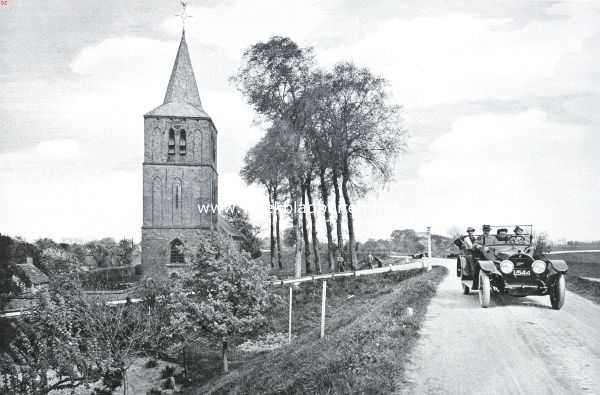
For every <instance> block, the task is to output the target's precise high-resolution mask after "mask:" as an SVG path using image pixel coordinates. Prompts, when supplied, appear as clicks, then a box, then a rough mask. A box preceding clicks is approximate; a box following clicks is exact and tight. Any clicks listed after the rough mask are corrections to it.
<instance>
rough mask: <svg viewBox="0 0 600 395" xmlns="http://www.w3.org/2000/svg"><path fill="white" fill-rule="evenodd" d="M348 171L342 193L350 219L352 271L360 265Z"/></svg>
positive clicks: (343, 181) (349, 255)
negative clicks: (357, 254) (356, 246)
mask: <svg viewBox="0 0 600 395" xmlns="http://www.w3.org/2000/svg"><path fill="white" fill-rule="evenodd" d="M349 181H350V180H349V177H348V171H347V170H345V171H344V174H343V175H342V193H343V194H344V202H345V203H346V215H347V218H348V249H349V250H350V254H348V257H349V259H350V269H352V270H355V267H356V265H357V264H358V262H357V258H356V248H354V244H355V242H354V219H353V217H352V206H351V205H350V195H349V194H348V182H349Z"/></svg>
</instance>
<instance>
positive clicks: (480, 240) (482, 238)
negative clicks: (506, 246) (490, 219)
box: [477, 225, 494, 245]
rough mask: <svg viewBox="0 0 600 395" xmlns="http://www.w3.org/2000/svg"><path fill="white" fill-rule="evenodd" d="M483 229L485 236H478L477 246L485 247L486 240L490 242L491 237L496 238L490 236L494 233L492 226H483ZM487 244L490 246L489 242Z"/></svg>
mask: <svg viewBox="0 0 600 395" xmlns="http://www.w3.org/2000/svg"><path fill="white" fill-rule="evenodd" d="M481 229H482V230H483V234H482V235H480V236H477V244H480V245H483V243H484V241H485V240H489V239H490V237H494V236H492V235H490V232H491V231H492V227H491V226H489V225H483V226H482V228H481ZM487 244H489V241H488V243H487Z"/></svg>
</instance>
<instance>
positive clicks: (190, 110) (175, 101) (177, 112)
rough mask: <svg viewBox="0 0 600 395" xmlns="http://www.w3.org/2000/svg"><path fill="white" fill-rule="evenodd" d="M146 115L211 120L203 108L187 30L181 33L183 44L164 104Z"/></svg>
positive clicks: (174, 66)
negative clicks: (187, 38) (186, 35)
mask: <svg viewBox="0 0 600 395" xmlns="http://www.w3.org/2000/svg"><path fill="white" fill-rule="evenodd" d="M146 115H155V116H161V115H162V116H176V117H177V116H179V117H201V118H209V116H208V114H207V113H206V112H205V111H204V109H203V108H202V102H201V101H200V95H199V94H198V86H197V85H196V77H195V76H194V69H193V68H192V61H191V60H190V53H189V51H188V47H187V43H186V41H185V30H183V32H182V33H181V42H180V43H179V49H178V50H177V56H175V63H174V64H173V70H172V71H171V78H170V79H169V85H168V86H167V92H166V93H165V99H164V101H163V104H162V105H160V106H159V107H157V108H155V109H154V110H152V111H150V112H149V113H147V114H146Z"/></svg>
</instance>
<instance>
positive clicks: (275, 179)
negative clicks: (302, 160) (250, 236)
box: [240, 130, 287, 269]
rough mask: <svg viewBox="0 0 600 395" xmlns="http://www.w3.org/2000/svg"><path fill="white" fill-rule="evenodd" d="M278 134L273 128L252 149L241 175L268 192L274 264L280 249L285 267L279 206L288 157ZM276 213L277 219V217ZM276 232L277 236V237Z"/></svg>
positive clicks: (271, 249)
mask: <svg viewBox="0 0 600 395" xmlns="http://www.w3.org/2000/svg"><path fill="white" fill-rule="evenodd" d="M276 138H277V135H276V134H275V132H274V131H272V130H269V131H268V132H267V134H266V135H265V136H264V137H263V138H262V139H261V140H260V141H259V142H258V143H257V144H256V145H255V146H254V147H252V148H250V150H249V151H248V152H247V153H246V156H245V157H244V165H243V166H242V169H241V170H240V175H241V176H242V178H243V179H244V181H246V183H248V184H254V183H257V184H261V185H263V186H264V187H265V189H266V191H267V196H268V201H269V215H270V229H269V230H270V232H269V238H270V251H271V256H270V263H271V267H274V262H273V259H274V257H275V250H277V263H278V266H279V268H280V269H282V263H281V233H280V231H279V223H280V213H279V210H278V209H277V206H278V204H279V203H280V196H281V194H282V192H283V189H284V184H285V179H284V177H285V174H284V173H283V171H282V168H281V166H280V163H282V161H285V160H287V158H286V157H285V153H284V152H282V150H281V146H280V145H279V144H277V142H276V141H274V139H276ZM275 216H276V221H275V218H274V217H275ZM275 232H276V236H275Z"/></svg>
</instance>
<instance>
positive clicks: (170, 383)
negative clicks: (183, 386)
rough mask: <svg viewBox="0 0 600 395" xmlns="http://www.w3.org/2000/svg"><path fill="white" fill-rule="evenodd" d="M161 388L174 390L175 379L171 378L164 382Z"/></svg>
mask: <svg viewBox="0 0 600 395" xmlns="http://www.w3.org/2000/svg"><path fill="white" fill-rule="evenodd" d="M161 387H162V388H163V389H166V390H172V389H173V388H175V386H174V385H173V378H171V377H169V378H168V379H166V380H165V381H163V383H162V385H161Z"/></svg>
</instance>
